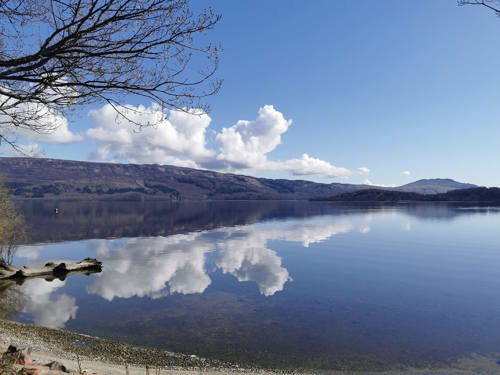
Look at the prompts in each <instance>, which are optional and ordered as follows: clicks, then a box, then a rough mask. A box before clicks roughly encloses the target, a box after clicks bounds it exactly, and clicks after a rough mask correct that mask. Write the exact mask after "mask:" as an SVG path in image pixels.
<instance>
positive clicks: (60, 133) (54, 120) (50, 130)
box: [0, 96, 83, 143]
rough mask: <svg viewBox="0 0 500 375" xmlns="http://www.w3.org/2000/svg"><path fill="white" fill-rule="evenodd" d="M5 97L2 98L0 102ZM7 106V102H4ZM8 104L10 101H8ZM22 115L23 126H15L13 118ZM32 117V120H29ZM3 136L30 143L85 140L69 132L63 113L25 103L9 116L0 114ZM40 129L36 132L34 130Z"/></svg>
mask: <svg viewBox="0 0 500 375" xmlns="http://www.w3.org/2000/svg"><path fill="white" fill-rule="evenodd" d="M4 100H5V97H4V96H0V101H2V102H3V101H4ZM3 103H4V104H5V102H3ZM7 103H8V101H7ZM18 114H19V115H20V116H23V117H26V119H25V122H24V125H23V126H15V125H14V124H13V123H12V122H11V117H10V116H9V115H12V116H16V115H18ZM29 117H31V118H29ZM0 123H1V124H2V133H3V134H2V135H4V136H6V137H8V138H9V139H13V138H17V137H20V138H22V139H24V140H27V141H29V142H45V143H73V142H80V141H82V140H83V136H82V135H80V134H75V133H73V132H71V130H69V127H68V120H67V119H66V117H64V116H63V115H62V114H61V113H59V112H57V111H55V110H53V109H51V108H49V107H47V106H44V105H42V104H35V103H25V104H23V105H21V106H19V107H17V108H15V109H12V110H11V111H7V114H6V115H5V114H0ZM34 128H36V129H39V130H38V131H34V130H32V129H34Z"/></svg>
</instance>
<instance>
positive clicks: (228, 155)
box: [215, 105, 292, 169]
mask: <svg viewBox="0 0 500 375" xmlns="http://www.w3.org/2000/svg"><path fill="white" fill-rule="evenodd" d="M291 124H292V121H291V120H285V118H284V117H283V115H282V114H281V113H280V112H278V111H277V110H276V109H274V107H273V106H272V105H266V106H264V107H262V108H260V109H259V116H258V117H257V119H256V120H255V121H245V120H240V121H238V122H237V123H236V124H235V125H233V126H231V127H229V128H224V129H222V132H221V133H219V134H218V135H217V136H216V138H215V140H216V143H217V145H218V147H219V154H218V155H217V160H222V161H224V162H226V163H227V164H228V165H229V166H232V167H235V168H263V169H266V163H267V157H266V154H267V153H269V152H271V151H273V150H274V149H275V148H276V147H277V146H278V145H279V144H280V143H281V135H282V134H283V133H285V132H286V131H287V130H288V128H289V126H290V125H291Z"/></svg>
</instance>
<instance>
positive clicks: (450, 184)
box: [394, 178, 477, 194]
mask: <svg viewBox="0 0 500 375" xmlns="http://www.w3.org/2000/svg"><path fill="white" fill-rule="evenodd" d="M475 187H477V185H473V184H464V183H462V182H457V181H454V180H452V179H449V178H432V179H424V180H418V181H415V182H411V183H409V184H406V185H403V186H399V187H397V188H394V190H397V191H406V192H411V193H418V194H440V193H446V192H448V191H450V190H455V189H470V188H475Z"/></svg>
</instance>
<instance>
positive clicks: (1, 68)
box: [0, 0, 221, 141]
mask: <svg viewBox="0 0 500 375" xmlns="http://www.w3.org/2000/svg"><path fill="white" fill-rule="evenodd" d="M219 19H220V15H217V14H215V13H214V12H213V11H212V10H211V9H207V10H205V11H203V12H202V13H201V14H198V15H195V14H194V13H193V12H192V11H191V10H190V9H189V6H188V0H0V139H2V138H3V140H4V141H6V135H7V134H8V132H5V131H3V130H2V129H5V127H6V125H5V124H10V127H26V128H29V129H33V130H35V131H45V130H47V124H46V121H45V122H44V121H43V119H44V116H46V115H47V114H48V113H64V112H65V111H67V110H69V109H70V108H71V107H73V106H76V105H84V104H89V103H97V102H106V103H113V104H114V105H115V108H117V107H119V106H120V105H122V104H123V103H120V100H123V98H125V97H127V96H130V95H133V96H139V97H143V98H147V99H149V100H151V101H153V102H155V103H157V104H159V105H160V106H161V108H165V109H167V108H168V109H183V110H185V109H187V108H194V107H196V108H201V109H203V110H204V111H208V108H207V106H206V105H205V104H204V102H203V99H204V98H205V97H207V96H209V95H213V94H214V93H216V92H217V91H218V90H219V88H220V85H221V80H219V79H216V78H215V76H214V74H215V71H216V69H217V67H218V56H219V54H220V51H221V49H220V47H219V46H214V45H211V44H208V45H203V44H200V43H199V42H198V38H199V37H200V36H201V35H203V34H204V33H205V32H206V31H208V30H211V29H212V28H213V27H214V26H215V24H216V23H217V22H218V21H219ZM194 72H196V73H194ZM48 130H50V129H48Z"/></svg>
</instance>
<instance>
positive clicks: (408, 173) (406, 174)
mask: <svg viewBox="0 0 500 375" xmlns="http://www.w3.org/2000/svg"><path fill="white" fill-rule="evenodd" d="M410 174H411V173H410V171H403V172H401V175H403V176H409V175H410Z"/></svg>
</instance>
